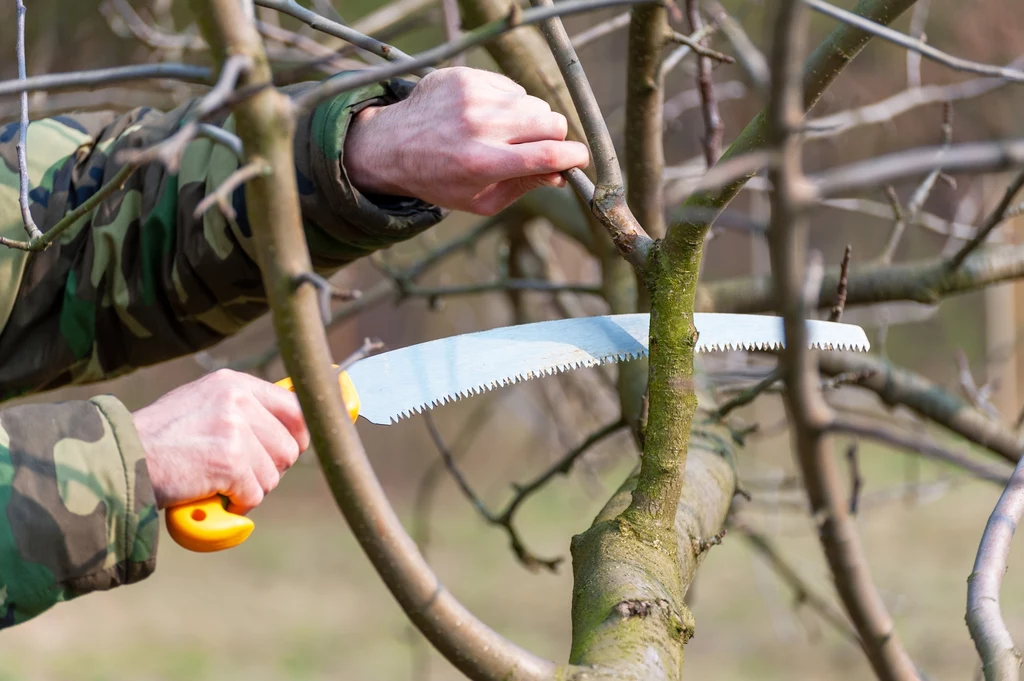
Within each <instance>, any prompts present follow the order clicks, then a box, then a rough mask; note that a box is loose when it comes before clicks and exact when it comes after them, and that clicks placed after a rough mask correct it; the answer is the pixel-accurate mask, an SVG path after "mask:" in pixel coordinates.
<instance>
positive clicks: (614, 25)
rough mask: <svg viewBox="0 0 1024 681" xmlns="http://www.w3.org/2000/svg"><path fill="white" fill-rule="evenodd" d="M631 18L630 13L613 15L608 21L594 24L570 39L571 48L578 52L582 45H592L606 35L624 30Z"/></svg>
mask: <svg viewBox="0 0 1024 681" xmlns="http://www.w3.org/2000/svg"><path fill="white" fill-rule="evenodd" d="M631 16H632V14H631V13H630V12H623V13H622V14H617V15H615V16H614V17H612V18H611V19H609V20H608V21H602V22H601V23H599V24H594V25H593V26H591V27H590V28H588V29H587V30H585V31H582V32H581V33H579V34H577V35H576V36H574V37H572V38H571V39H570V41H571V42H572V46H573V47H574V48H576V49H577V50H578V49H580V48H582V47H583V46H584V45H587V44H588V43H592V42H593V41H595V40H597V39H598V38H602V37H604V36H606V35H608V34H609V33H613V32H615V31H617V30H619V29H620V28H625V27H626V26H628V25H629V20H630V17H631Z"/></svg>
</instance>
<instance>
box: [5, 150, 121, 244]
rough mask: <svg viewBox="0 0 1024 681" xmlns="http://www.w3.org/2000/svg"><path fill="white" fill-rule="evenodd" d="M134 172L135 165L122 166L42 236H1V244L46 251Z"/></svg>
mask: <svg viewBox="0 0 1024 681" xmlns="http://www.w3.org/2000/svg"><path fill="white" fill-rule="evenodd" d="M133 172H135V166H133V165H124V166H121V169H120V170H118V171H117V174H115V175H114V177H112V178H110V181H109V182H107V183H106V184H105V185H103V186H102V187H100V188H99V189H97V190H96V192H95V193H94V194H93V195H92V196H90V197H89V198H88V199H86V200H85V201H83V202H82V203H81V204H79V205H78V206H77V207H76V208H75V209H74V210H73V211H71V212H70V213H68V214H67V215H65V216H64V217H62V218H61V219H60V220H58V221H57V224H55V225H54V226H53V227H51V228H50V229H49V230H47V231H46V232H44V233H42V234H41V235H40V236H38V237H36V238H33V239H29V240H28V241H14V240H12V239H8V238H7V237H3V236H0V246H7V247H8V248H17V249H19V250H22V251H30V252H33V253H38V252H40V251H45V250H46V249H47V248H49V247H50V244H52V243H53V242H54V241H56V240H57V237H59V236H60V235H61V234H63V233H64V232H66V231H67V230H68V229H69V228H70V227H72V226H73V225H74V224H75V223H77V222H78V221H79V220H81V219H82V218H84V217H85V216H87V215H88V214H89V213H91V212H92V211H93V210H94V209H95V208H96V206H98V205H100V203H102V202H103V200H104V199H106V198H107V197H108V196H110V195H111V194H113V193H114V192H115V191H117V190H118V189H120V188H121V187H122V186H124V183H125V181H126V180H127V179H128V176H129V175H131V174H132V173H133Z"/></svg>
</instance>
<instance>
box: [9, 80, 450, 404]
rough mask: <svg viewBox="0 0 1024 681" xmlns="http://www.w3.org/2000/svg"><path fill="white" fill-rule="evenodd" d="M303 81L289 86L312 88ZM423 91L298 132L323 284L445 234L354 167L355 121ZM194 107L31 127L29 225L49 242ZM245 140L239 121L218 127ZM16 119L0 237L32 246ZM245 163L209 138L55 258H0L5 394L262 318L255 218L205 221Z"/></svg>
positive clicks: (354, 104)
mask: <svg viewBox="0 0 1024 681" xmlns="http://www.w3.org/2000/svg"><path fill="white" fill-rule="evenodd" d="M308 86H309V85H308V84H307V85H300V86H295V88H288V90H293V89H302V88H304V87H308ZM411 88H412V86H411V85H410V84H409V83H407V82H404V81H391V82H388V83H384V84H379V85H374V86H370V87H366V88H362V89H360V90H356V91H354V92H351V93H348V94H345V95H342V96H339V97H337V98H335V99H333V100H329V101H327V102H325V103H324V104H321V105H320V106H319V107H317V108H316V109H315V110H314V111H313V112H311V113H310V114H309V115H307V116H305V117H304V118H303V119H302V120H300V121H299V123H298V126H297V132H296V140H295V156H296V168H295V171H296V177H297V179H298V186H299V192H300V201H301V206H302V212H303V219H304V222H305V231H306V235H307V239H308V242H309V244H310V251H311V256H312V259H313V263H314V266H315V267H316V268H317V269H318V270H319V271H320V272H321V273H324V274H329V273H331V272H333V271H334V270H336V269H338V268H339V267H341V266H343V265H345V264H347V263H349V262H351V261H353V260H355V259H357V258H359V257H361V256H364V255H367V254H369V253H371V252H373V251H374V250H377V249H380V248H383V247H385V246H388V245H390V244H392V243H395V242H397V241H401V240H404V239H408V238H410V237H412V236H414V235H415V234H418V233H419V232H421V231H423V230H425V229H427V228H428V227H430V226H432V225H434V224H435V223H437V222H438V221H439V220H440V219H441V218H442V217H443V215H444V213H443V211H442V210H441V209H439V208H438V207H436V206H432V205H428V204H425V203H424V202H422V201H419V200H417V199H411V198H404V197H383V196H368V195H365V194H363V193H361V192H359V191H358V190H357V189H356V188H355V187H354V186H353V185H352V184H351V182H350V181H349V179H348V176H347V174H346V172H345V168H344V165H343V162H344V158H343V152H344V143H345V135H346V132H347V130H348V127H349V124H350V122H351V119H352V116H353V114H354V113H355V112H357V111H358V110H360V109H361V108H363V107H365V106H367V105H370V104H388V103H393V102H395V101H398V100H399V99H402V98H404V97H406V96H407V95H408V93H409V92H410V91H411ZM193 104H194V103H189V104H187V105H185V106H182V107H181V108H179V109H176V110H174V111H171V112H170V113H160V112H156V111H153V110H150V109H138V110H135V111H132V112H131V113H129V114H126V115H122V116H116V115H114V114H111V113H88V114H79V115H74V116H58V117H55V118H50V119H46V120H41V121H37V122H34V123H32V124H31V125H30V126H29V136H28V154H29V160H28V163H29V171H30V180H31V183H32V187H33V188H32V192H31V195H30V196H31V199H32V215H33V217H34V218H35V220H36V223H37V224H38V225H39V227H40V229H42V230H43V231H46V230H47V229H49V228H51V227H52V226H53V225H54V224H56V223H57V221H58V220H60V218H61V217H63V216H64V215H65V214H66V213H68V212H69V211H71V210H73V209H74V208H75V207H76V206H78V205H79V204H81V203H82V202H83V201H85V200H86V199H87V198H88V197H89V196H91V195H92V194H93V193H94V192H95V191H96V190H97V189H98V188H99V187H101V186H102V185H103V184H104V183H105V182H106V181H107V180H109V179H110V178H111V177H113V176H114V175H115V174H116V173H117V171H118V169H119V163H118V161H119V156H118V154H117V152H118V151H120V150H122V149H131V148H139V147H146V146H149V145H150V144H152V143H154V142H156V141H158V140H160V139H162V138H164V137H165V136H167V134H168V133H170V132H173V131H174V130H175V129H176V128H177V127H178V126H179V125H180V124H181V122H182V120H183V119H184V118H185V117H186V116H187V114H188V111H189V110H190V109H191V107H192V106H193ZM216 122H218V123H220V124H222V125H223V126H224V127H225V128H226V129H228V130H234V120H233V117H229V118H227V119H226V120H221V121H216ZM17 131H18V125H17V123H11V124H10V125H8V126H7V127H6V128H4V129H3V130H2V131H0V157H2V161H3V162H2V163H0V191H2V192H3V193H2V195H0V234H2V235H4V236H7V237H12V238H24V230H23V228H22V226H21V218H20V212H19V209H18V203H17V189H16V187H17V182H18V173H17V157H16V152H15V145H16V143H17ZM237 167H238V160H237V159H236V157H235V156H234V155H233V154H232V153H231V151H230V150H229V149H227V148H226V147H224V146H221V145H217V144H214V143H212V142H211V141H209V140H206V139H198V140H195V141H193V142H192V143H190V144H189V145H188V146H187V148H186V149H185V152H184V155H183V157H182V161H181V167H180V169H179V170H178V172H177V173H176V174H171V173H169V172H167V170H166V169H165V168H163V167H162V166H159V165H157V164H155V163H154V164H152V165H149V166H146V167H143V168H140V169H138V170H136V171H135V172H134V173H133V174H132V175H131V176H130V177H129V179H128V180H127V182H126V183H125V185H124V187H123V188H122V189H120V190H118V191H115V192H114V193H113V194H112V195H111V196H110V197H108V198H107V199H106V200H104V201H103V202H101V203H100V205H99V206H98V207H97V208H96V209H95V210H94V211H92V213H91V215H88V216H87V217H86V218H84V219H82V220H81V221H80V222H79V223H77V224H76V225H74V226H73V227H72V228H71V229H69V230H68V231H67V232H66V233H65V234H64V235H63V236H62V237H60V238H59V239H58V241H57V243H55V244H54V245H53V246H51V247H50V248H49V249H48V250H46V251H44V252H42V253H37V254H27V253H24V252H21V251H16V250H12V249H6V248H2V247H0V329H2V332H0V358H3V359H2V361H0V399H6V398H10V397H13V396H16V395H21V394H25V393H28V392H36V391H40V390H47V389H51V388H55V387H58V386H62V385H66V384H69V383H89V382H93V381H98V380H101V379H107V378H111V377H114V376H117V375H120V374H122V373H125V372H127V371H131V370H132V369H135V368H138V367H142V366H148V365H151V364H156V363H158V362H162V361H165V360H168V359H171V358H174V357H178V356H181V355H185V354H189V353H192V352H195V351H197V350H200V349H203V348H206V347H209V346H210V345H213V344H214V343H216V342H217V341H219V340H221V339H223V338H225V337H227V336H230V335H231V334H233V333H235V332H236V331H238V330H239V329H240V328H241V327H242V326H244V325H245V324H247V323H248V322H250V321H252V320H253V319H254V318H256V317H257V316H259V315H261V314H262V313H264V312H265V311H266V298H265V295H264V291H263V286H262V282H261V280H260V272H259V268H258V266H257V264H256V260H255V254H254V251H253V243H252V238H251V236H252V233H251V230H250V225H249V220H248V218H247V216H246V213H245V191H246V189H245V187H241V188H239V189H238V190H237V191H236V192H234V194H233V197H232V204H233V207H234V209H235V211H236V212H237V218H236V219H234V220H228V219H226V218H225V216H224V215H222V214H221V212H220V211H219V210H216V209H213V210H209V211H207V212H206V214H205V215H204V216H203V217H201V218H198V219H197V218H195V217H193V212H194V210H195V207H196V204H198V203H199V201H200V200H201V199H202V198H203V197H204V196H206V195H207V194H208V193H209V192H210V191H211V190H213V189H215V188H216V187H218V186H219V185H220V184H221V183H222V182H223V181H224V179H225V178H227V177H228V176H229V175H230V174H231V173H232V172H233V171H234V170H236V169H237Z"/></svg>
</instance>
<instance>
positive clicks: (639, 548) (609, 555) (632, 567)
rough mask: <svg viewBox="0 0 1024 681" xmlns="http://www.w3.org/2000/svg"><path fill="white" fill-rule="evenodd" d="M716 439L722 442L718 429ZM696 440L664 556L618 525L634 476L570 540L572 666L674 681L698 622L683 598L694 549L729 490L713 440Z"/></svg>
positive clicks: (713, 530) (726, 467)
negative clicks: (685, 645) (587, 526)
mask: <svg viewBox="0 0 1024 681" xmlns="http://www.w3.org/2000/svg"><path fill="white" fill-rule="evenodd" d="M717 435H718V436H720V438H721V441H725V442H728V439H727V438H728V435H727V433H726V432H725V429H724V428H721V429H720V431H719V432H718V433H717ZM693 439H694V443H693V445H694V446H693V451H692V453H691V455H690V456H689V457H687V459H686V464H685V475H684V476H683V479H684V480H685V482H684V483H683V485H682V490H681V494H680V495H679V497H678V501H677V505H676V506H675V507H673V508H674V510H675V512H674V513H673V514H671V516H670V522H669V528H668V529H669V532H668V533H667V538H668V541H670V543H671V545H672V548H671V550H666V549H667V547H659V548H657V549H655V548H653V547H652V546H651V544H650V543H649V542H650V541H651V540H652V539H653V537H652V536H651V535H648V534H647V533H646V532H642V531H641V532H639V533H638V530H639V528H637V527H636V526H635V525H632V524H630V523H629V522H627V521H626V520H625V519H624V518H625V513H626V511H625V509H626V508H627V507H628V505H629V503H630V497H631V494H632V493H633V492H634V490H635V489H636V485H637V484H638V475H637V474H636V473H634V474H633V475H632V476H630V478H629V479H628V480H626V482H625V483H623V485H622V486H621V487H620V488H619V490H618V491H617V492H616V493H615V495H614V496H613V497H612V498H611V499H610V500H609V501H608V503H607V504H606V505H605V507H604V509H602V510H601V512H600V513H599V514H598V516H597V518H595V519H594V523H593V525H592V526H591V527H590V529H588V530H587V531H586V532H584V533H582V534H579V535H577V536H575V537H573V541H572V559H573V581H574V587H573V592H572V594H573V598H572V623H573V626H572V652H571V653H570V658H569V659H570V662H571V663H574V664H580V665H587V666H591V667H597V668H599V669H602V670H605V673H606V674H607V675H608V676H610V677H616V676H619V677H621V678H625V679H644V681H663V680H664V681H669V680H673V679H679V678H680V677H681V671H682V657H683V644H684V643H685V642H686V641H687V640H689V639H690V637H691V636H693V632H694V626H695V623H694V620H693V615H692V614H690V612H689V610H688V609H687V608H686V605H685V604H684V603H683V594H684V593H685V591H686V589H687V588H688V587H689V585H690V583H691V582H692V581H693V578H694V576H695V575H696V571H697V568H698V566H699V565H700V563H701V561H702V560H703V559H704V557H705V556H706V555H707V553H706V552H704V551H701V550H700V543H701V541H703V540H707V539H709V538H711V537H713V536H715V535H716V534H717V533H718V532H719V530H721V528H722V524H723V522H724V521H725V516H726V513H727V512H728V510H729V504H730V502H731V500H732V497H733V492H734V490H735V485H736V479H735V477H734V473H733V468H732V466H731V465H730V464H729V463H728V461H727V460H726V457H727V456H728V453H727V452H722V451H721V449H720V445H719V444H718V443H717V442H718V441H716V440H715V438H714V437H710V436H709V437H707V438H705V437H703V436H700V435H698V434H694V438H693ZM725 447H728V445H725Z"/></svg>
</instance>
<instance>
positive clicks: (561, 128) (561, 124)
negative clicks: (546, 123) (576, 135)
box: [549, 111, 569, 140]
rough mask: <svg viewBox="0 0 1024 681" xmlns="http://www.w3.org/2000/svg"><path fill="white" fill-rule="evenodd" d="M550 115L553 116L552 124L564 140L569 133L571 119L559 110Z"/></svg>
mask: <svg viewBox="0 0 1024 681" xmlns="http://www.w3.org/2000/svg"><path fill="white" fill-rule="evenodd" d="M549 115H550V116H551V126H552V127H553V128H554V130H555V132H556V133H557V135H558V137H559V139H563V140H564V139H565V136H566V135H567V134H569V120H568V119H567V118H566V117H565V116H564V115H562V114H561V113H559V112H557V111H552V112H551V113H550V114H549Z"/></svg>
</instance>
